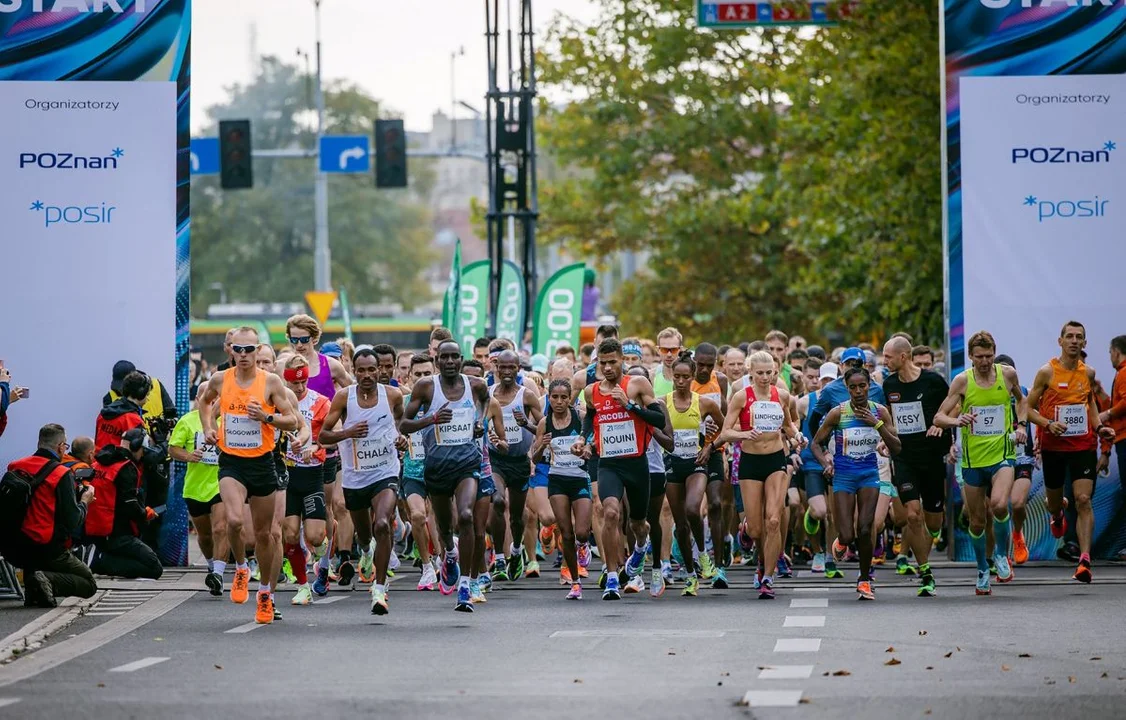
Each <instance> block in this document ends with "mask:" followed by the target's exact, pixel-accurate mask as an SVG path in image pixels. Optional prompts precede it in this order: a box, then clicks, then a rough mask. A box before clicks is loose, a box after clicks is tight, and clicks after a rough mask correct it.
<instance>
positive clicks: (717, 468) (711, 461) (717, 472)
mask: <svg viewBox="0 0 1126 720" xmlns="http://www.w3.org/2000/svg"><path fill="white" fill-rule="evenodd" d="M707 470H708V483H709V484H711V483H714V482H722V481H723V451H722V450H712V454H711V455H710V456H709V457H708V468H707Z"/></svg>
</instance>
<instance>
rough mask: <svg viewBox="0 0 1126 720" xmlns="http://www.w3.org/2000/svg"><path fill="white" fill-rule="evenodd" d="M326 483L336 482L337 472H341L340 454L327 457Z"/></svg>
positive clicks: (325, 467) (325, 465) (325, 466)
mask: <svg viewBox="0 0 1126 720" xmlns="http://www.w3.org/2000/svg"><path fill="white" fill-rule="evenodd" d="M324 469H325V485H331V484H333V483H334V482H336V474H337V473H338V472H340V455H339V453H338V454H336V455H329V456H328V457H326V458H325V464H324Z"/></svg>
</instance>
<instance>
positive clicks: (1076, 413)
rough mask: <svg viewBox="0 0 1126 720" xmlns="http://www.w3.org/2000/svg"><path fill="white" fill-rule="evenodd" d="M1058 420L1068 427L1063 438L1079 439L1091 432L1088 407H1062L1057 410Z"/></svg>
mask: <svg viewBox="0 0 1126 720" xmlns="http://www.w3.org/2000/svg"><path fill="white" fill-rule="evenodd" d="M1056 420H1057V421H1058V422H1061V423H1063V424H1064V425H1066V426H1067V430H1064V433H1063V437H1079V436H1081V435H1086V434H1087V433H1088V432H1090V425H1089V424H1088V423H1087V406H1086V405H1060V406H1059V407H1057V408H1056Z"/></svg>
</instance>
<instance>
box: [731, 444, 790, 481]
mask: <svg viewBox="0 0 1126 720" xmlns="http://www.w3.org/2000/svg"><path fill="white" fill-rule="evenodd" d="M785 471H786V453H784V452H783V451H781V450H779V451H777V452H772V453H769V454H766V455H752V454H751V453H741V454H740V456H739V480H740V481H743V480H753V481H755V482H766V479H767V478H768V477H770V476H771V475H773V474H774V473H777V472H785Z"/></svg>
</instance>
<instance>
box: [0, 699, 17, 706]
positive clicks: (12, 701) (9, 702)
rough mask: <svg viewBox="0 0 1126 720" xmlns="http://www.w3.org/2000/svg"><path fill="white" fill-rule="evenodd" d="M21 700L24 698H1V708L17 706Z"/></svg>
mask: <svg viewBox="0 0 1126 720" xmlns="http://www.w3.org/2000/svg"><path fill="white" fill-rule="evenodd" d="M21 699H22V698H0V707H8V706H9V705H15V704H16V703H18V702H19V701H20V700H21Z"/></svg>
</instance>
